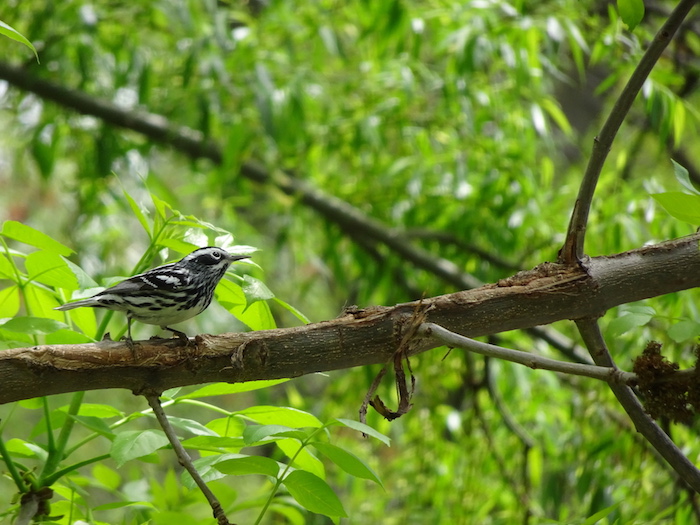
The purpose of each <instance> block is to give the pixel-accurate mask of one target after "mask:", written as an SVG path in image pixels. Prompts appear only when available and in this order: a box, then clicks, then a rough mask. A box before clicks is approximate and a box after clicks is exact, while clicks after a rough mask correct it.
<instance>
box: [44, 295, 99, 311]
mask: <svg viewBox="0 0 700 525" xmlns="http://www.w3.org/2000/svg"><path fill="white" fill-rule="evenodd" d="M81 306H99V303H98V302H97V301H95V299H94V298H93V297H90V298H89V299H83V300H82V301H75V302H72V303H66V304H62V305H61V306H57V307H56V308H54V310H72V309H73V308H80V307H81Z"/></svg>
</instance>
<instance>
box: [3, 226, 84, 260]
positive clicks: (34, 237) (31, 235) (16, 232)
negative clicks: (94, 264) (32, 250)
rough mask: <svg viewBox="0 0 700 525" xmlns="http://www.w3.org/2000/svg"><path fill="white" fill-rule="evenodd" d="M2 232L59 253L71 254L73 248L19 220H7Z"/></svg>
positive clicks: (31, 244)
mask: <svg viewBox="0 0 700 525" xmlns="http://www.w3.org/2000/svg"><path fill="white" fill-rule="evenodd" d="M0 233H1V234H2V235H4V236H6V237H9V238H10V239H15V240H16V241H20V242H23V243H24V244H28V245H30V246H34V247H36V248H40V249H42V250H46V251H47V252H52V253H57V254H58V255H66V256H68V255H70V254H71V253H73V250H71V249H70V248H68V246H65V245H64V244H61V243H60V242H58V241H56V240H54V239H52V238H51V237H49V236H48V235H46V234H45V233H42V232H40V231H39V230H36V229H34V228H32V227H31V226H27V225H26V224H22V223H21V222H17V221H5V222H4V223H3V224H2V231H0Z"/></svg>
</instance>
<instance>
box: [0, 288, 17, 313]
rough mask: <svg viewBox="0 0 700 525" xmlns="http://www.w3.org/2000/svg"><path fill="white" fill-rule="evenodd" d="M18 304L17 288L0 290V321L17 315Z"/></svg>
mask: <svg viewBox="0 0 700 525" xmlns="http://www.w3.org/2000/svg"><path fill="white" fill-rule="evenodd" d="M19 302H20V301H19V286H17V285H12V286H9V287H7V288H5V289H3V290H0V319H1V318H3V317H14V316H15V315H17V312H19Z"/></svg>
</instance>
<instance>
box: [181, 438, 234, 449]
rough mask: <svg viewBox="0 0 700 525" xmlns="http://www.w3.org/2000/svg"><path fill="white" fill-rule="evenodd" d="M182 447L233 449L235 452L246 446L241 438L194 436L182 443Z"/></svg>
mask: <svg viewBox="0 0 700 525" xmlns="http://www.w3.org/2000/svg"><path fill="white" fill-rule="evenodd" d="M182 446H183V447H185V448H191V449H194V450H220V449H228V450H230V449H235V450H236V451H238V450H240V449H242V448H243V447H245V446H246V443H245V441H243V438H242V437H224V436H218V435H217V436H195V437H193V438H189V439H185V440H183V441H182Z"/></svg>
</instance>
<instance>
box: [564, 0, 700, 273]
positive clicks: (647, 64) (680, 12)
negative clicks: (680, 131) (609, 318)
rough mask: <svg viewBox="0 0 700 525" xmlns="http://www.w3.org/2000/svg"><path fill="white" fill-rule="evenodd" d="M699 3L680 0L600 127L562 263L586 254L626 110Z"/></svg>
mask: <svg viewBox="0 0 700 525" xmlns="http://www.w3.org/2000/svg"><path fill="white" fill-rule="evenodd" d="M696 4H697V0H681V1H680V2H679V3H678V5H677V6H676V8H675V9H674V10H673V12H672V13H671V15H670V16H669V17H668V19H667V20H666V22H665V23H664V25H663V26H661V29H659V32H658V33H657V34H656V37H655V38H654V40H653V41H652V43H651V44H650V45H649V47H648V48H647V50H646V52H645V53H644V56H643V57H642V59H641V60H640V61H639V64H638V65H637V67H636V68H635V70H634V72H633V73H632V76H631V77H630V79H629V81H628V82H627V85H626V86H625V87H624V89H623V90H622V93H620V97H619V98H618V99H617V101H616V102H615V105H614V106H613V109H612V111H611V112H610V115H609V116H608V119H607V120H606V121H605V124H604V125H603V127H602V129H601V130H600V134H599V135H598V136H597V137H596V138H595V140H594V142H593V150H592V151H591V157H590V159H589V161H588V166H587V167H586V172H585V174H584V176H583V181H582V182H581V186H580V188H579V193H578V197H577V198H576V203H575V204H574V210H573V213H572V214H571V220H570V222H569V228H568V231H567V234H566V240H565V242H564V247H563V248H562V250H561V254H560V261H561V262H564V263H568V264H573V263H575V262H576V261H580V260H581V258H582V257H583V255H584V251H583V243H584V239H585V236H586V225H587V223H588V214H589V212H590V209H591V203H592V202H593V193H594V192H595V188H596V185H597V184H598V178H599V177H600V172H601V171H602V169H603V164H605V159H606V158H607V157H608V153H609V152H610V148H611V146H612V143H613V140H614V139H615V136H616V135H617V132H618V130H619V129H620V126H621V125H622V122H623V121H624V120H625V117H627V113H628V112H629V110H630V108H631V107H632V103H633V102H634V99H635V98H636V97H637V93H639V90H640V89H641V88H642V85H643V84H644V82H645V81H646V79H647V77H648V76H649V73H650V72H651V70H652V69H653V68H654V65H655V64H656V62H658V60H659V58H660V57H661V54H662V53H663V51H664V50H665V49H666V47H667V46H668V44H669V42H670V41H671V39H672V38H673V35H674V34H675V33H676V31H677V30H678V28H679V27H680V25H681V23H682V22H683V20H684V19H685V17H686V16H688V13H689V12H690V10H691V9H692V8H693V7H694V6H695V5H696Z"/></svg>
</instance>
